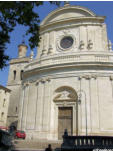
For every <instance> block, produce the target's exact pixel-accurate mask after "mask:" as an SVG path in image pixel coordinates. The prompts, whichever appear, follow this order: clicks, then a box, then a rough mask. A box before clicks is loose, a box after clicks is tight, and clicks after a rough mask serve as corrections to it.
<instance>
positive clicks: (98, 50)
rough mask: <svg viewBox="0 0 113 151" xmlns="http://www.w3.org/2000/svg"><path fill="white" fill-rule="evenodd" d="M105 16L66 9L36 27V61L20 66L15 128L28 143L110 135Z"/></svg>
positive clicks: (112, 94) (110, 57)
mask: <svg viewBox="0 0 113 151" xmlns="http://www.w3.org/2000/svg"><path fill="white" fill-rule="evenodd" d="M104 19H105V17H101V16H97V15H95V14H94V13H93V12H91V11H90V10H88V9H86V8H84V7H80V6H70V5H65V6H64V7H61V8H59V9H57V10H55V11H53V12H51V13H50V14H49V15H48V16H47V17H46V18H45V19H44V21H43V22H42V23H41V27H40V36H41V41H40V46H39V48H38V54H37V57H36V59H32V60H30V61H29V62H28V63H27V64H26V65H25V66H24V73H23V80H22V81H21V94H20V96H21V97H20V99H19V115H18V117H19V118H18V119H19V120H18V129H22V130H24V131H26V134H27V138H28V139H48V140H58V139H61V135H62V134H63V132H64V129H68V131H69V134H70V135H113V53H112V51H111V45H110V43H108V39H107V32H106V25H105V23H104Z"/></svg>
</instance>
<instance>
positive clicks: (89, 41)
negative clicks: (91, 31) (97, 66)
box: [87, 40, 93, 49]
mask: <svg viewBox="0 0 113 151" xmlns="http://www.w3.org/2000/svg"><path fill="white" fill-rule="evenodd" d="M87 48H88V49H92V48H93V42H92V40H88V46H87Z"/></svg>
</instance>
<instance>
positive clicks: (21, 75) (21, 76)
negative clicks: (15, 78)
mask: <svg viewBox="0 0 113 151" xmlns="http://www.w3.org/2000/svg"><path fill="white" fill-rule="evenodd" d="M23 72H24V71H23V70H21V72H20V79H21V80H23Z"/></svg>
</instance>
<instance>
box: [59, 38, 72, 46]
mask: <svg viewBox="0 0 113 151" xmlns="http://www.w3.org/2000/svg"><path fill="white" fill-rule="evenodd" d="M72 45H73V38H72V37H70V36H66V37H64V38H62V40H61V41H60V46H61V47H62V48H63V49H68V48H70V47H71V46H72Z"/></svg>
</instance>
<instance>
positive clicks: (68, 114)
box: [58, 107, 73, 139]
mask: <svg viewBox="0 0 113 151" xmlns="http://www.w3.org/2000/svg"><path fill="white" fill-rule="evenodd" d="M72 120H73V119H72V107H59V114H58V139H62V135H63V134H64V130H65V129H67V131H68V134H69V135H72Z"/></svg>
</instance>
